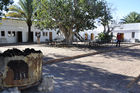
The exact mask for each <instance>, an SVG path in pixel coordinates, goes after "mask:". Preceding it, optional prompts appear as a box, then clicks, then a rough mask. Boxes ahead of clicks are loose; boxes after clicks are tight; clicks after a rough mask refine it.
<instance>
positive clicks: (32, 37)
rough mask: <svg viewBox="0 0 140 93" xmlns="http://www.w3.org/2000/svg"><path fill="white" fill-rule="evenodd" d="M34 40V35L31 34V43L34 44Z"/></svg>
mask: <svg viewBox="0 0 140 93" xmlns="http://www.w3.org/2000/svg"><path fill="white" fill-rule="evenodd" d="M33 40H34V33H33V32H31V42H33Z"/></svg>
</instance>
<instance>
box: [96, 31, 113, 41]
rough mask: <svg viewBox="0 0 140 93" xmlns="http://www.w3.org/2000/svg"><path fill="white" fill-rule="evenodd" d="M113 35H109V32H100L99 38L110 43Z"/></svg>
mask: <svg viewBox="0 0 140 93" xmlns="http://www.w3.org/2000/svg"><path fill="white" fill-rule="evenodd" d="M112 37H113V35H112V34H111V35H109V34H108V33H103V32H101V33H99V34H98V40H99V41H100V42H102V43H109V42H110V41H111V39H112Z"/></svg>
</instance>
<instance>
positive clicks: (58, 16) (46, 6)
mask: <svg viewBox="0 0 140 93" xmlns="http://www.w3.org/2000/svg"><path fill="white" fill-rule="evenodd" d="M39 2H40V3H39ZM37 6H38V9H37V14H36V15H37V16H36V19H37V21H36V24H37V26H38V27H39V28H41V29H46V28H50V29H55V28H56V29H59V30H60V31H61V32H62V33H63V34H64V36H65V39H66V42H67V44H71V43H72V37H73V34H74V33H76V32H79V31H83V30H85V29H86V30H87V29H94V28H95V25H94V23H95V19H97V18H99V17H101V16H102V15H103V13H102V12H103V1H101V0H41V1H40V0H37Z"/></svg>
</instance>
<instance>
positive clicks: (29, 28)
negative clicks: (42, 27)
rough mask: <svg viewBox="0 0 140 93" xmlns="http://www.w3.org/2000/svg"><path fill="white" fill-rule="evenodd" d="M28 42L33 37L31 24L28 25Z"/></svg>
mask: <svg viewBox="0 0 140 93" xmlns="http://www.w3.org/2000/svg"><path fill="white" fill-rule="evenodd" d="M28 42H32V38H31V26H28Z"/></svg>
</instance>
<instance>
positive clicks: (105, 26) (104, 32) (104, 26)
mask: <svg viewBox="0 0 140 93" xmlns="http://www.w3.org/2000/svg"><path fill="white" fill-rule="evenodd" d="M103 27H104V31H103V32H104V33H105V32H106V26H105V25H103Z"/></svg>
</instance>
